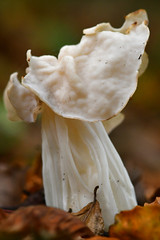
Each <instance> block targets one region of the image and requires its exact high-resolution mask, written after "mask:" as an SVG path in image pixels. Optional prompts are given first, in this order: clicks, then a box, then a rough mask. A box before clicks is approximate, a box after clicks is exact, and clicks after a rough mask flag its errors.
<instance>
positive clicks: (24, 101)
mask: <svg viewBox="0 0 160 240" xmlns="http://www.w3.org/2000/svg"><path fill="white" fill-rule="evenodd" d="M4 104H5V107H6V109H7V112H8V118H9V119H10V120H12V121H17V120H23V121H25V122H34V121H35V120H36V117H37V114H38V113H39V111H40V102H39V99H38V98H37V96H36V95H34V94H33V92H31V91H30V90H29V89H27V88H25V87H24V86H22V85H21V83H20V82H19V80H18V78H17V73H13V74H12V75H11V76H10V80H9V82H8V85H7V87H6V89H5V91H4Z"/></svg>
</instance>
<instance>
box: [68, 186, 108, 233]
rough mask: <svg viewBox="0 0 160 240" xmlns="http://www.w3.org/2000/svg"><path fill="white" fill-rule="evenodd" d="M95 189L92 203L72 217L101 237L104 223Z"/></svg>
mask: <svg viewBox="0 0 160 240" xmlns="http://www.w3.org/2000/svg"><path fill="white" fill-rule="evenodd" d="M97 189H98V186H97V187H96V188H95V190H94V201H93V202H90V203H88V204H87V206H85V207H84V208H82V209H81V210H80V211H79V212H76V213H72V215H74V216H77V217H78V218H79V219H80V220H81V221H82V222H84V223H85V224H86V225H87V226H88V227H89V228H90V230H91V231H92V232H93V233H94V234H96V235H102V234H103V232H104V221H103V218H102V214H101V209H100V205H99V202H98V201H97V200H96V191H97Z"/></svg>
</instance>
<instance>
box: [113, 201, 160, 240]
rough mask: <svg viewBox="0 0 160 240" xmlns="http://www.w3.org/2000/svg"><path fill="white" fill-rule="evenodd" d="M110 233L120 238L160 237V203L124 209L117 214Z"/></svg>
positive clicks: (126, 239)
mask: <svg viewBox="0 0 160 240" xmlns="http://www.w3.org/2000/svg"><path fill="white" fill-rule="evenodd" d="M109 235H110V236H111V237H118V238H119V239H120V240H135V239H136V240H155V239H160V205H159V204H157V203H155V204H149V205H145V206H144V207H140V206H137V207H135V208H134V209H133V210H130V211H122V212H121V213H120V214H117V215H116V217H115V224H113V225H112V226H111V227H110V228H109Z"/></svg>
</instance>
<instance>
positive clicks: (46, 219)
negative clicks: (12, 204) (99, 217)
mask: <svg viewBox="0 0 160 240" xmlns="http://www.w3.org/2000/svg"><path fill="white" fill-rule="evenodd" d="M93 235H94V234H93V233H92V232H91V231H90V229H89V228H88V227H87V226H86V225H85V224H84V223H82V222H81V221H80V220H79V219H78V218H76V217H74V216H72V215H71V214H70V213H67V212H65V211H63V210H60V209H56V208H52V207H46V206H41V205H39V206H30V207H23V208H20V209H18V210H16V211H15V212H13V213H12V214H10V215H9V216H8V217H7V218H6V219H4V220H3V221H2V222H1V225H0V239H7V240H10V239H12V240H14V239H16V240H17V239H24V238H26V237H32V239H45V240H47V239H48V240H52V239H53V240H61V239H66V240H72V239H75V238H76V237H77V236H80V237H83V238H88V237H92V236H93Z"/></svg>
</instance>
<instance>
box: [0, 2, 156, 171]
mask: <svg viewBox="0 0 160 240" xmlns="http://www.w3.org/2000/svg"><path fill="white" fill-rule="evenodd" d="M141 8H143V9H146V11H147V13H148V16H149V27H150V30H151V36H150V39H149V42H148V45H147V53H148V55H149V60H150V62H149V66H148V69H147V71H146V72H145V74H144V75H143V76H142V77H141V78H140V80H139V86H138V90H137V92H136V94H135V95H134V97H133V98H132V100H131V101H130V103H129V104H128V106H127V107H126V109H125V113H126V120H125V121H124V123H123V124H122V125H121V127H119V128H118V129H117V131H115V133H114V134H113V136H111V137H112V139H113V142H114V143H115V145H116V147H117V149H118V150H119V151H120V154H121V155H122V156H123V158H124V159H127V157H128V155H127V154H126V152H127V151H128V154H129V152H135V151H136V149H137V144H138V143H137V139H139V137H140V136H144V132H139V130H138V129H139V128H140V129H141V131H142V129H144V130H145V131H147V129H150V128H151V129H152V128H153V129H152V130H151V132H152V133H150V132H145V134H146V136H147V137H146V138H145V141H146V139H148V138H149V139H150V136H152V135H153V136H152V137H153V139H154V140H153V141H155V142H154V147H155V144H156V149H155V151H156V153H157V155H156V156H155V159H156V160H155V162H156V163H157V162H158V161H159V154H160V151H159V143H160V135H159V133H160V124H159V122H160V107H159V103H160V98H159V95H160V94H159V91H160V66H159V63H160V31H159V23H160V1H159V0H152V1H149V0H148V1H147V0H84V1H83V0H81V1H80V0H78V1H76V0H68V1H67V0H46V1H43V0H0V96H1V103H0V157H1V160H3V159H6V158H14V157H16V158H17V157H22V156H23V157H24V156H25V158H27V159H28V158H32V156H33V155H34V153H35V152H34V151H37V150H35V149H37V147H40V142H41V137H40V124H39V122H38V123H36V124H30V125H27V124H22V123H11V122H9V121H8V120H7V117H6V112H5V110H4V107H3V103H2V94H3V90H4V88H5V86H6V84H7V82H8V79H9V76H10V74H11V73H13V72H15V71H17V72H19V76H21V75H23V74H24V72H25V68H26V67H27V63H26V51H27V50H28V49H31V50H32V54H33V55H37V56H39V55H43V54H50V55H56V56H57V55H58V52H59V50H60V48H61V47H62V46H63V45H66V44H76V43H78V42H79V40H80V38H81V36H82V30H83V29H84V28H88V27H91V26H94V25H96V24H98V23H101V22H110V23H111V24H112V26H114V27H120V26H121V25H122V24H123V22H124V16H125V15H127V14H128V13H130V12H133V11H135V10H138V9H141ZM127 124H128V125H127ZM131 129H133V131H134V133H135V132H137V135H136V136H134V137H133V136H132V135H131V134H130V132H129V131H130V130H131ZM126 132H127V133H128V132H129V134H128V135H127V134H126V135H125V133H126ZM153 133H154V134H153ZM147 134H149V135H147ZM155 139H156V140H155ZM122 140H123V141H122ZM130 140H131V141H130ZM129 141H130V142H131V143H132V146H130V145H129V146H128V145H126V142H127V143H128V142H129ZM142 142H143V139H142ZM142 142H141V143H142ZM141 143H140V144H141ZM122 144H123V146H121V145H122ZM147 144H148V145H145V146H144V147H143V149H140V151H139V152H138V154H139V155H136V156H134V157H133V158H137V156H141V154H142V155H143V154H144V152H146V148H148V147H151V148H152V144H150V142H149V143H147ZM126 146H127V147H126ZM131 148H132V149H131ZM129 149H130V150H129ZM153 152H154V148H153ZM152 156H153V154H151V156H150V157H149V159H152ZM147 157H148V155H147ZM130 158H131V157H130ZM139 158H142V157H139ZM139 158H138V159H139ZM145 158H146V156H144V159H145ZM157 164H159V165H160V162H158V163H157ZM156 166H157V165H156Z"/></svg>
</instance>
